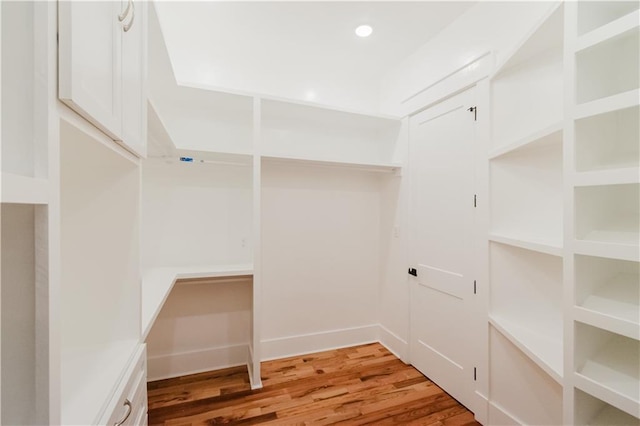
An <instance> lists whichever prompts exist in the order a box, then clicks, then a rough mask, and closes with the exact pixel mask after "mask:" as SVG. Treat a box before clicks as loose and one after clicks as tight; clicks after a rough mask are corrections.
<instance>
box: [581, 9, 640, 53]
mask: <svg viewBox="0 0 640 426" xmlns="http://www.w3.org/2000/svg"><path fill="white" fill-rule="evenodd" d="M639 25H640V10H637V9H636V10H634V11H633V12H631V13H629V14H627V15H625V16H622V17H621V18H618V19H616V20H615V21H612V22H609V23H608V24H605V25H603V26H601V27H599V28H596V29H595V30H593V31H590V32H588V33H586V34H584V35H582V36H580V37H579V38H578V40H577V41H576V48H575V51H576V53H577V52H580V51H582V50H585V49H588V48H590V47H592V46H595V45H597V44H600V43H602V42H604V41H607V40H612V39H614V38H616V37H620V36H621V35H623V34H625V33H626V32H628V31H632V30H634V29H637V28H638V26H639Z"/></svg>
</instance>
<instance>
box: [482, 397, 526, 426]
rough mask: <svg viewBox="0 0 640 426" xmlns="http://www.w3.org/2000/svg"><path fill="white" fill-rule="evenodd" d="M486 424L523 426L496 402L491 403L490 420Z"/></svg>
mask: <svg viewBox="0 0 640 426" xmlns="http://www.w3.org/2000/svg"><path fill="white" fill-rule="evenodd" d="M486 424H490V425H521V424H524V423H522V422H521V421H520V420H518V419H516V418H515V417H513V416H512V415H511V414H510V413H509V412H508V411H507V410H505V409H504V408H503V407H501V406H500V405H499V404H496V403H495V402H491V401H489V419H488V421H487V423H486Z"/></svg>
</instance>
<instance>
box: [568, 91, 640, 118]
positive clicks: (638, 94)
mask: <svg viewBox="0 0 640 426" xmlns="http://www.w3.org/2000/svg"><path fill="white" fill-rule="evenodd" d="M638 105H640V89H633V90H629V91H627V92H622V93H618V94H616V95H611V96H607V97H606V98H601V99H596V100H594V101H589V102H585V103H581V104H578V105H576V107H575V113H574V118H575V119H576V120H580V119H582V118H587V117H592V116H594V115H599V114H605V113H607V112H613V111H618V110H621V109H626V108H632V107H634V106H638Z"/></svg>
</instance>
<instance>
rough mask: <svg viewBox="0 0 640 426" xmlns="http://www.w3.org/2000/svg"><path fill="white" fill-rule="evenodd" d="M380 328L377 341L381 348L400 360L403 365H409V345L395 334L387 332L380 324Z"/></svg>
mask: <svg viewBox="0 0 640 426" xmlns="http://www.w3.org/2000/svg"><path fill="white" fill-rule="evenodd" d="M378 327H379V328H380V332H379V333H380V334H379V340H380V343H381V344H382V346H384V347H385V348H387V349H388V350H389V352H391V353H392V354H394V355H395V356H396V357H398V358H400V359H401V360H402V362H404V363H405V364H408V363H409V344H408V343H407V342H406V341H405V340H404V339H401V338H400V337H399V336H398V335H397V334H395V333H394V332H392V331H391V330H389V329H388V328H387V327H385V326H384V325H382V324H379V325H378Z"/></svg>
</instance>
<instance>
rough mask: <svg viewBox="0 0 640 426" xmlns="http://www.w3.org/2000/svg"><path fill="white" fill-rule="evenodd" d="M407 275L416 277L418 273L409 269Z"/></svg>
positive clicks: (414, 269)
mask: <svg viewBox="0 0 640 426" xmlns="http://www.w3.org/2000/svg"><path fill="white" fill-rule="evenodd" d="M409 275H413V276H414V277H417V276H418V271H417V270H416V268H409Z"/></svg>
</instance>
